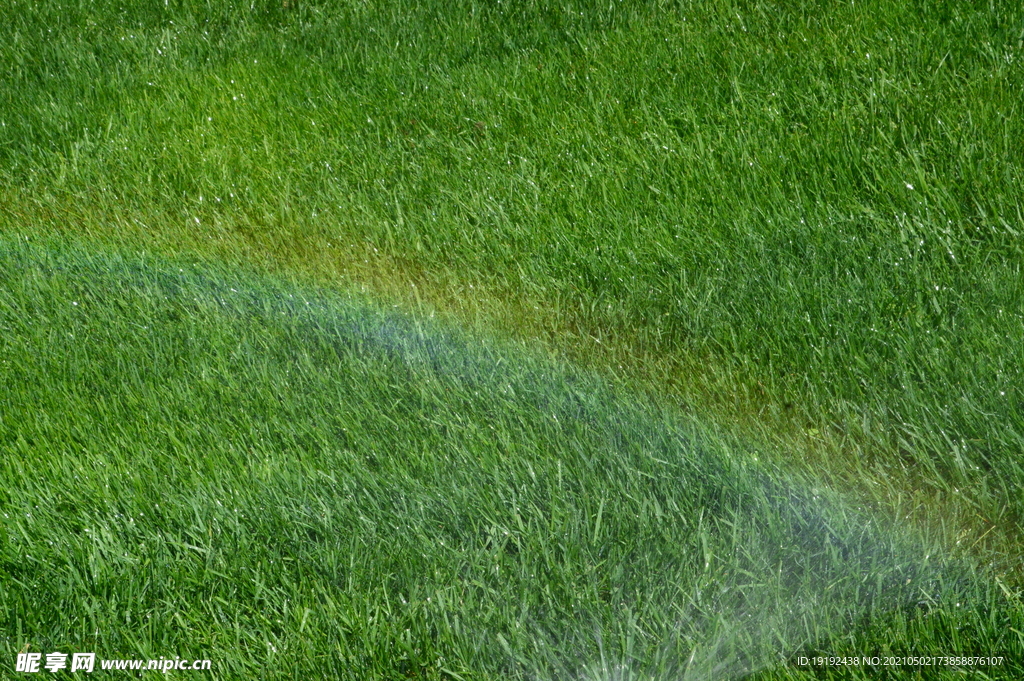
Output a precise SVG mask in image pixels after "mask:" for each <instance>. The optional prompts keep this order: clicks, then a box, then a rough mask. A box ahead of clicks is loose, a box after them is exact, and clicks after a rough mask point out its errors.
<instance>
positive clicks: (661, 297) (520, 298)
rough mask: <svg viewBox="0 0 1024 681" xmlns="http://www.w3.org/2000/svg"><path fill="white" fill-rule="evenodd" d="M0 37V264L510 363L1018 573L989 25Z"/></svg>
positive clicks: (795, 18)
mask: <svg viewBox="0 0 1024 681" xmlns="http://www.w3.org/2000/svg"><path fill="white" fill-rule="evenodd" d="M9 4H10V7H11V9H12V11H11V12H10V13H9V14H10V16H11V17H12V20H11V21H10V22H7V24H6V25H5V26H4V27H3V29H0V30H2V31H3V34H2V36H3V39H2V40H0V45H2V47H0V60H2V61H0V64H2V66H3V69H4V74H5V75H4V78H3V84H2V85H0V124H2V125H0V169H2V170H0V175H2V180H0V182H2V183H3V191H4V200H3V202H2V204H3V209H4V210H3V214H4V218H3V223H4V226H3V229H4V230H5V231H7V232H8V233H17V234H34V233H40V232H50V233H52V232H54V231H66V232H75V233H82V234H89V235H92V236H94V237H98V238H100V239H103V240H105V241H107V242H118V243H121V244H123V245H125V246H127V247H129V248H131V249H139V248H142V249H157V250H160V251H162V252H165V253H172V254H173V253H191V254H193V255H195V256H197V257H207V258H212V259H221V260H223V259H233V260H236V261H243V262H247V263H250V264H253V263H254V264H257V265H260V266H265V267H267V268H269V269H271V270H275V271H289V272H293V273H295V272H302V273H305V274H306V275H309V276H311V277H312V278H313V279H314V280H318V281H321V282H334V281H338V280H339V279H344V280H347V281H348V282H350V283H351V282H357V283H359V284H361V285H364V286H370V287H371V288H372V289H373V290H375V291H377V292H378V293H379V294H381V295H385V296H388V297H391V298H393V299H395V300H396V301H402V302H406V303H410V304H413V305H420V304H422V305H427V306H428V307H430V308H431V309H435V310H438V311H440V312H442V313H445V314H449V315H452V316H454V317H455V318H457V319H463V320H465V319H466V318H474V319H477V320H478V321H480V322H481V323H483V324H484V325H485V326H489V327H490V328H492V329H495V328H496V329H499V330H501V331H502V332H505V333H511V334H513V335H516V336H518V337H520V338H524V337H536V338H539V339H540V340H541V342H542V343H545V344H546V345H547V346H548V347H549V348H550V349H552V350H553V351H555V352H557V353H561V354H562V355H564V356H566V357H568V358H570V359H572V360H573V361H576V362H578V363H580V364H583V365H585V366H591V367H598V368H602V369H604V370H606V371H610V372H613V373H615V374H617V375H621V376H624V377H626V378H628V379H629V380H639V381H640V382H641V383H644V384H646V385H647V386H649V387H653V389H655V390H657V391H664V390H669V391H671V392H673V393H674V394H676V395H677V396H679V397H680V400H681V402H682V403H684V404H685V405H687V406H688V407H689V408H691V409H695V410H699V411H702V412H704V413H707V414H709V415H711V416H714V417H716V418H718V419H719V420H720V421H722V422H728V423H734V424H739V427H742V428H744V429H746V432H749V433H751V435H752V436H753V437H756V438H758V439H760V440H762V441H766V442H769V443H770V444H771V448H772V449H773V451H774V452H775V453H774V454H773V456H775V457H776V458H778V459H779V460H788V461H789V462H790V463H793V464H796V465H803V466H804V467H805V468H808V469H811V470H817V471H819V473H820V474H821V475H822V478H823V480H825V481H826V482H828V483H829V484H832V485H837V486H843V487H852V488H856V489H858V490H859V492H858V493H859V494H861V495H862V497H863V498H864V499H865V500H866V501H870V502H871V503H879V504H881V505H883V506H886V507H888V508H889V509H890V511H891V512H893V513H898V514H900V515H904V516H908V517H913V518H915V519H916V520H919V521H920V522H924V523H931V524H932V525H941V523H936V522H935V519H936V518H940V517H941V518H944V519H946V520H948V521H949V523H948V526H945V527H942V528H939V529H940V530H941V531H943V532H945V533H946V534H947V536H948V544H949V545H950V546H951V547H955V546H957V545H959V546H961V547H962V546H965V545H970V546H972V547H974V548H975V549H978V548H980V549H981V550H982V552H983V553H985V554H986V556H987V557H986V560H989V559H991V560H998V561H1001V562H1002V563H1003V564H1004V566H1005V568H1006V569H1007V570H1011V571H1013V570H1016V569H1017V567H1018V561H1017V560H1016V559H1015V556H1017V555H1019V550H1018V546H1019V543H1018V542H1019V534H1020V527H1021V507H1020V498H1021V497H1020V495H1018V494H1014V493H1013V490H1015V489H1019V487H1020V485H1021V483H1022V482H1024V473H1022V469H1021V466H1020V462H1019V456H1018V455H1019V452H1020V449H1021V442H1022V439H1021V436H1022V432H1024V429H1022V428H1024V421H1022V413H1024V409H1022V408H1021V406H1022V402H1021V400H1022V395H1021V393H1020V367H1021V365H1022V360H1024V357H1022V356H1021V352H1022V350H1021V348H1024V322H1022V315H1024V312H1022V298H1021V282H1022V281H1024V279H1022V277H1021V276H1020V262H1021V255H1022V254H1021V247H1020V240H1019V233H1020V230H1021V212H1020V211H1021V196H1022V191H1021V190H1022V187H1021V160H1022V159H1021V153H1022V152H1021V147H1020V146H1019V145H1015V144H1013V143H1012V141H1013V140H1015V139H1019V138H1021V137H1022V136H1024V135H1022V133H1024V130H1021V128H1020V125H1021V123H1020V121H1021V120H1024V117H1022V116H1021V113H1022V112H1021V104H1022V101H1021V100H1022V95H1021V92H1024V83H1022V82H1021V69H1020V58H1021V57H1020V49H1021V42H1020V41H1021V36H1020V30H1021V25H1022V21H1024V18H1022V15H1021V11H1020V8H1019V7H1018V6H1016V5H1014V4H1012V3H980V2H979V3H959V2H958V3H953V2H948V3H947V2H940V3H930V4H927V5H925V4H921V5H898V4H895V3H889V2H862V3H850V4H838V3H817V4H815V3H805V4H800V5H792V6H788V7H783V6H776V5H773V4H769V3H758V2H743V3H718V4H707V5H694V4H690V3H675V4H653V3H652V4H648V3H628V2H625V3H623V2H620V3H612V4H610V5H608V6H605V5H600V6H598V5H597V4H589V3H577V4H573V3H568V4H563V5H560V6H558V7H557V8H555V7H547V6H544V5H538V4H533V3H518V4H515V6H514V7H507V8H506V7H504V6H501V5H476V4H474V3H455V4H446V5H444V6H441V5H434V4H431V3H414V4H411V5H408V6H404V7H403V8H402V11H400V12H399V11H397V10H394V9H393V8H389V7H387V6H384V5H375V4H361V5H353V6H351V7H343V8H341V7H332V6H328V5H323V4H319V3H314V2H306V3H300V4H299V5H298V7H297V8H295V7H292V8H291V9H288V10H286V9H284V8H282V7H281V6H280V5H279V4H276V3H271V2H264V3H258V4H256V5H252V6H251V7H249V6H246V7H242V6H239V7H237V8H232V7H228V6H224V7H218V8H214V7H208V6H206V5H200V4H193V3H187V2H177V3H167V4H165V5H163V6H160V5H153V6H145V7H143V6H138V7H136V6H122V5H119V4H117V3H103V2H96V3H86V2H83V3H77V4H72V5H70V6H64V5H61V6H59V7H58V6H57V5H56V4H51V3H41V4H22V3H18V2H12V3H9ZM929 518H930V519H931V520H929ZM933 529H934V528H933Z"/></svg>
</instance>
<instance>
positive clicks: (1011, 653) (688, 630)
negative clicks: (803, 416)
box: [0, 240, 1024, 679]
mask: <svg viewBox="0 0 1024 681" xmlns="http://www.w3.org/2000/svg"><path fill="white" fill-rule="evenodd" d="M0 329H2V331H3V334H2V335H0V357H2V360H0V361H2V363H3V365H2V367H3V371H2V372H0V391H2V394H3V395H4V401H3V405H4V409H3V411H2V412H0V416H2V418H0V447H2V448H3V451H4V453H5V456H4V457H3V459H2V461H0V477H2V479H3V480H4V482H5V485H4V487H3V491H2V496H0V512H2V514H3V517H2V527H3V528H4V532H3V534H2V535H0V539H2V545H0V631H2V632H3V635H2V637H0V651H2V652H0V654H2V655H3V656H4V657H5V658H7V659H8V660H13V659H14V655H15V653H16V652H17V651H20V650H24V649H25V646H26V645H28V646H30V649H31V650H36V651H40V650H41V651H43V652H50V651H54V650H61V651H65V652H79V651H82V652H90V651H92V652H97V653H98V654H99V656H100V657H101V658H102V657H106V658H115V657H124V658H146V659H148V658H153V659H155V658H157V657H160V656H165V657H167V656H174V655H181V656H183V657H188V658H207V659H211V660H213V673H212V678H264V679H273V678H313V677H316V678H325V677H327V678H353V679H356V678H358V679H364V678H387V679H400V678H424V679H450V678H455V679H459V678H464V679H469V678H474V679H491V678H493V679H515V678H523V679H571V678H595V679H598V678H600V679H632V678H638V679H640V678H644V679H652V678H653V679H680V678H681V679H709V678H716V679H720V678H738V677H740V676H749V674H750V673H753V672H756V673H759V674H760V676H756V677H754V678H763V679H791V678H792V679H795V678H806V674H807V670H806V668H804V669H801V668H800V667H799V666H798V665H797V658H798V657H799V655H815V654H826V655H827V654H856V655H858V656H861V655H887V654H892V655H900V654H903V655H907V654H910V655H929V654H951V651H955V653H956V654H958V655H986V656H987V655H1002V656H1003V657H1004V663H1003V665H1002V666H1000V667H998V668H991V669H986V672H988V673H990V677H989V678H1006V679H1009V678H1017V677H1018V676H1019V674H1020V673H1021V672H1022V671H1024V670H1022V668H1021V667H1020V660H1021V659H1022V658H1021V652H1022V650H1021V648H1022V646H1024V641H1022V640H1021V637H1020V634H1019V633H1015V632H1019V631H1021V630H1022V626H1024V622H1022V620H1021V614H1022V610H1021V609H1020V607H1019V604H1018V601H1017V600H1016V597H1012V596H1011V595H1010V591H1009V589H1008V588H1007V587H1005V585H1004V586H1002V587H999V585H998V583H997V582H996V581H994V578H993V576H992V575H991V574H984V573H978V572H976V571H975V570H974V569H972V568H971V567H970V566H969V565H968V564H964V563H961V562H958V561H954V560H949V559H948V558H945V557H943V555H942V552H941V549H940V547H938V546H936V545H935V544H934V543H929V542H928V541H927V540H926V539H925V538H923V537H920V536H916V535H915V534H914V533H912V532H908V531H906V528H905V527H902V526H901V524H900V523H898V522H896V523H894V522H893V521H892V520H886V519H885V517H884V516H879V515H876V514H872V513H870V512H867V511H866V510H864V509H857V508H854V507H851V506H850V505H849V504H848V503H847V502H846V501H844V500H842V499H841V498H839V497H838V496H837V495H835V494H833V493H830V492H828V491H826V490H824V489H820V488H815V487H814V483H813V481H809V480H800V479H795V478H790V477H788V476H786V475H785V474H784V473H783V472H782V471H779V470H777V469H774V468H773V467H771V466H769V465H767V464H766V463H765V462H764V461H759V455H758V452H757V451H752V450H750V449H749V448H747V447H744V446H743V445H742V443H737V442H734V441H732V440H731V439H730V438H729V437H728V435H727V434H723V433H721V432H719V431H716V430H714V429H708V428H707V427H706V426H705V425H702V424H700V423H699V422H697V421H696V420H692V419H687V418H683V417H680V415H679V414H678V412H677V410H675V409H674V408H671V407H666V406H665V405H660V406H659V404H658V403H657V402H654V401H650V400H646V399H643V398H637V397H636V396H631V395H629V394H623V393H621V392H619V391H616V390H615V389H613V388H610V387H609V386H608V385H607V383H606V381H605V380H603V379H601V378H600V377H599V376H597V375H594V374H590V373H586V372H580V371H578V370H575V369H572V368H571V367H568V366H565V365H561V364H559V363H557V362H552V361H551V360H549V359H545V358H538V357H531V356H530V355H529V354H528V353H525V352H523V350H522V349H517V348H514V347H511V346H499V345H495V344H494V343H482V342H481V341H479V340H473V339H471V338H469V337H467V336H465V334H463V333H460V332H455V331H453V330H452V329H450V328H446V327H445V326H443V325H440V324H437V323H436V322H432V321H430V320H429V319H427V320H425V319H422V318H418V317H415V316H409V315H406V314H403V313H399V312H397V311H395V310H393V309H389V310H383V309H381V308H380V307H378V306H375V305H374V304H373V303H371V302H370V301H368V300H367V299H365V298H363V297H361V296H354V295H350V296H344V295H339V294H331V293H325V292H323V291H321V290H316V289H310V288H308V287H301V286H296V285H293V284H288V283H285V282H282V281H276V280H273V279H269V278H266V277H262V278H260V277H255V276H253V275H251V274H247V273H245V272H244V271H243V270H239V269H234V270H226V269H211V268H209V267H198V266H193V265H191V264H190V263H187V262H178V263H176V262H169V261H165V260H161V259H154V258H140V257H138V256H122V255H117V254H113V253H104V252H97V251H96V250H95V249H91V252H90V251H85V250H83V249H81V248H73V247H69V246H67V245H64V246H57V247H54V246H53V245H52V244H51V245H50V246H46V247H41V246H38V245H36V246H32V245H26V244H25V243H24V242H23V241H22V242H15V241H12V240H4V241H2V242H0ZM4 668H5V672H4V674H6V673H7V671H6V669H9V668H8V667H7V665H6V663H5V665H4ZM857 671H858V674H864V676H857V675H854V676H853V678H868V677H869V676H868V675H871V674H873V675H872V676H870V678H878V673H883V674H884V673H885V672H884V670H880V669H877V670H874V671H870V670H857ZM911 671H912V670H911V668H910V667H905V668H902V669H901V670H900V671H898V672H896V673H898V674H903V673H911ZM929 671H934V670H925V672H926V673H928V672H929ZM941 673H942V674H943V675H947V674H948V675H953V674H955V673H959V672H957V671H956V670H955V669H952V668H945V667H943V669H942V670H941ZM825 677H827V675H825ZM843 678H850V677H849V676H847V677H843ZM894 678H903V677H902V676H900V677H894ZM929 678H931V677H929ZM935 678H939V677H938V676H936V677H935Z"/></svg>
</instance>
